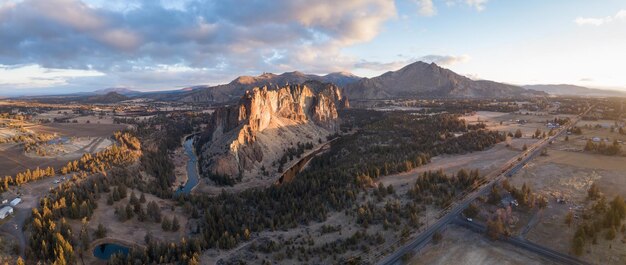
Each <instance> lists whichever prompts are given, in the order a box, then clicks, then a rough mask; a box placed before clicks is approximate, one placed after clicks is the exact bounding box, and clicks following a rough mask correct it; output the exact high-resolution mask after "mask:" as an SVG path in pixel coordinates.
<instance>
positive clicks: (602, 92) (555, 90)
mask: <svg viewBox="0 0 626 265" xmlns="http://www.w3.org/2000/svg"><path fill="white" fill-rule="evenodd" d="M524 87H525V88H528V89H534V90H539V91H544V92H546V93H548V94H551V95H558V96H589V97H626V91H617V90H609V89H596V88H588V87H582V86H575V85H566V84H560V85H527V86H524Z"/></svg>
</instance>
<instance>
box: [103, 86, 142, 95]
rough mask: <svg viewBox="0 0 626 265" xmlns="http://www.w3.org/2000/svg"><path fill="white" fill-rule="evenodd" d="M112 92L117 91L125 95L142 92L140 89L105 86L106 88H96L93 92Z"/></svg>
mask: <svg viewBox="0 0 626 265" xmlns="http://www.w3.org/2000/svg"><path fill="white" fill-rule="evenodd" d="M111 92H115V93H117V94H120V95H124V96H138V95H140V94H141V93H142V92H140V91H137V90H132V89H128V88H124V87H110V88H104V89H99V90H96V91H94V92H93V93H94V94H97V95H106V94H108V93H111Z"/></svg>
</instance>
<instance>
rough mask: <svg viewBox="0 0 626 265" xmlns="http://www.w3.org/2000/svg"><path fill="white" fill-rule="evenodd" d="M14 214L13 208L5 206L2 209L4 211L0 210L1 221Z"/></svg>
mask: <svg viewBox="0 0 626 265" xmlns="http://www.w3.org/2000/svg"><path fill="white" fill-rule="evenodd" d="M12 213H13V208H12V207H11V206H4V207H2V209H0V219H4V218H6V217H7V216H9V214H12Z"/></svg>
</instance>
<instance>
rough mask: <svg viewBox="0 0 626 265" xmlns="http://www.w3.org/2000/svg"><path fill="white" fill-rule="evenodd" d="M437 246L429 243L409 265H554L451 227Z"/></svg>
mask: <svg viewBox="0 0 626 265" xmlns="http://www.w3.org/2000/svg"><path fill="white" fill-rule="evenodd" d="M442 235H443V239H442V240H441V242H439V243H438V244H434V243H430V244H428V245H427V246H426V247H425V248H423V249H422V250H421V251H420V252H419V253H416V254H415V255H414V257H413V258H412V259H411V260H409V261H408V262H406V264H411V265H418V264H437V265H465V264H467V265H473V264H483V265H489V264H493V265H496V264H498V265H499V264H520V265H522V264H524V265H526V264H554V263H552V262H550V261H549V260H546V259H544V258H542V257H540V256H537V255H536V254H533V253H529V252H527V251H524V250H520V249H518V248H516V247H514V246H511V245H509V244H506V243H502V242H498V241H491V240H489V239H487V238H486V237H485V236H484V235H481V234H476V233H474V232H472V231H469V230H466V229H463V228H460V227H457V226H449V227H448V228H446V230H445V231H444V232H443V233H442Z"/></svg>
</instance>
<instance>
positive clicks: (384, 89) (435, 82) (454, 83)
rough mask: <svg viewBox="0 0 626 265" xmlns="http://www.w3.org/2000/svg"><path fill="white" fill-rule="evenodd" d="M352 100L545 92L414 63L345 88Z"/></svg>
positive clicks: (501, 95)
mask: <svg viewBox="0 0 626 265" xmlns="http://www.w3.org/2000/svg"><path fill="white" fill-rule="evenodd" d="M345 94H346V95H347V96H348V97H349V98H350V99H385V98H406V97H442V98H501V97H523V96H541V95H545V93H543V92H537V91H532V90H526V89H524V88H522V87H518V86H513V85H507V84H502V83H497V82H493V81H487V80H480V81H474V80H471V79H469V78H467V77H465V76H462V75H459V74H456V73H454V72H452V71H450V70H448V69H445V68H441V67H439V66H437V65H436V64H434V63H431V64H427V63H424V62H415V63H412V64H409V65H407V66H405V67H403V68H402V69H400V70H398V71H390V72H387V73H384V74H382V75H380V76H378V77H373V78H363V79H361V80H360V81H358V82H355V83H352V84H349V85H347V86H346V89H345Z"/></svg>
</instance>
